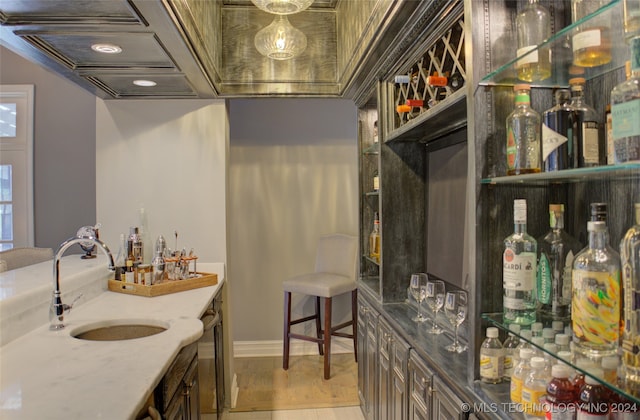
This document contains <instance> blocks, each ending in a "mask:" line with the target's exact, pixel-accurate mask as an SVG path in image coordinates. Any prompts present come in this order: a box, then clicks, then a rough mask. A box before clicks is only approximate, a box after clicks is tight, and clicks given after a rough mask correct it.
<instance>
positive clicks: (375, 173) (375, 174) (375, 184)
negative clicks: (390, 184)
mask: <svg viewBox="0 0 640 420" xmlns="http://www.w3.org/2000/svg"><path fill="white" fill-rule="evenodd" d="M379 190H380V176H379V175H378V170H377V169H376V170H375V171H373V191H379Z"/></svg>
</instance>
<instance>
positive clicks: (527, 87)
mask: <svg viewBox="0 0 640 420" xmlns="http://www.w3.org/2000/svg"><path fill="white" fill-rule="evenodd" d="M513 90H514V91H518V90H531V85H529V84H527V83H518V84H517V85H514V86H513Z"/></svg>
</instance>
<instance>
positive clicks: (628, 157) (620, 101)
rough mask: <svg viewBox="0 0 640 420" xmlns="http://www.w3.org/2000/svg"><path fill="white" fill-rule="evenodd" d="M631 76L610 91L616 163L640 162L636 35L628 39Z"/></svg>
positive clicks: (639, 64)
mask: <svg viewBox="0 0 640 420" xmlns="http://www.w3.org/2000/svg"><path fill="white" fill-rule="evenodd" d="M629 45H630V48H631V62H630V63H631V64H630V66H631V74H630V75H629V77H628V78H627V80H626V81H624V82H622V83H620V84H618V85H617V86H616V87H614V88H613V89H612V90H611V125H612V135H613V147H614V158H615V162H616V163H624V162H630V161H637V160H640V121H639V119H638V114H639V113H640V36H636V37H634V38H632V39H631V40H630V44H629Z"/></svg>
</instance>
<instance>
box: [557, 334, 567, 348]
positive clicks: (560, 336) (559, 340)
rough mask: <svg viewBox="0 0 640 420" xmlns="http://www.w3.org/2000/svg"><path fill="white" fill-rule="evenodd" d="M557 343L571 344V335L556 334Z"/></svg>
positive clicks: (560, 344) (562, 344)
mask: <svg viewBox="0 0 640 420" xmlns="http://www.w3.org/2000/svg"><path fill="white" fill-rule="evenodd" d="M555 343H556V344H557V345H559V346H568V345H569V336H568V335H567V334H562V333H560V334H556V338H555Z"/></svg>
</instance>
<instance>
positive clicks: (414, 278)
mask: <svg viewBox="0 0 640 420" xmlns="http://www.w3.org/2000/svg"><path fill="white" fill-rule="evenodd" d="M428 279H429V278H428V277H427V275H426V274H425V273H416V274H412V275H411V280H410V283H409V290H410V291H411V296H413V298H414V299H415V300H416V302H418V315H417V316H416V317H414V318H413V320H414V321H416V322H425V321H427V318H426V317H424V316H423V315H422V310H421V309H422V301H423V300H424V299H425V297H426V290H427V280H428Z"/></svg>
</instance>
